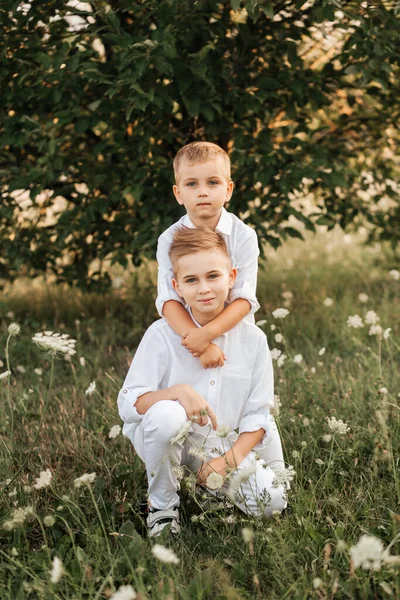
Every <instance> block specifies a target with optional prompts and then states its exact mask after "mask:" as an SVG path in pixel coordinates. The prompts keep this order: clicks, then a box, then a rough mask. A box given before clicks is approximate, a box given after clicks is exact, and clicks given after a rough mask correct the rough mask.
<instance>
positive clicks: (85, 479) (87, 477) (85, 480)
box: [74, 473, 97, 489]
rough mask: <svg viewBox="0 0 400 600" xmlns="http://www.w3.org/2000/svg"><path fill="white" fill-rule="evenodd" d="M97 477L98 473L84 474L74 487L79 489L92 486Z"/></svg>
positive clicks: (75, 481) (78, 478) (77, 479)
mask: <svg viewBox="0 0 400 600" xmlns="http://www.w3.org/2000/svg"><path fill="white" fill-rule="evenodd" d="M96 477H97V475H96V473H84V474H83V475H81V476H80V477H77V478H76V479H75V480H74V487H75V488H76V489H79V488H81V487H82V486H83V485H90V484H91V483H93V482H94V480H95V479H96Z"/></svg>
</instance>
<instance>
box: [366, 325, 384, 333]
mask: <svg viewBox="0 0 400 600" xmlns="http://www.w3.org/2000/svg"><path fill="white" fill-rule="evenodd" d="M382 332H383V329H382V327H381V326H380V325H371V327H370V328H369V331H368V335H378V336H381V335H382Z"/></svg>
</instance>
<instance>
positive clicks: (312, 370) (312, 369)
mask: <svg viewBox="0 0 400 600" xmlns="http://www.w3.org/2000/svg"><path fill="white" fill-rule="evenodd" d="M310 371H311V373H312V374H313V375H315V373H316V372H317V369H316V368H315V367H311V369H310Z"/></svg>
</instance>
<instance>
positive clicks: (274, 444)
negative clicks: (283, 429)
mask: <svg viewBox="0 0 400 600" xmlns="http://www.w3.org/2000/svg"><path fill="white" fill-rule="evenodd" d="M268 421H269V425H270V427H269V430H268V435H267V436H266V439H265V442H263V443H264V445H263V446H262V447H257V448H256V452H257V454H258V455H259V456H260V457H261V458H262V459H263V461H264V462H265V463H266V464H267V465H268V466H269V467H270V468H271V469H272V470H273V471H282V470H283V469H284V468H285V461H284V460H283V451H282V442H281V437H280V435H279V430H278V427H277V425H276V422H275V419H274V417H273V416H272V415H271V414H270V415H269V416H268Z"/></svg>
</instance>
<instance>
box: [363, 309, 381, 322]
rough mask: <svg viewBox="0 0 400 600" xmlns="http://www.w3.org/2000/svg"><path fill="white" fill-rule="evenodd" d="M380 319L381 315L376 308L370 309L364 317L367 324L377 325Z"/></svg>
mask: <svg viewBox="0 0 400 600" xmlns="http://www.w3.org/2000/svg"><path fill="white" fill-rule="evenodd" d="M378 321H379V317H378V315H377V314H376V312H375V311H374V310H368V311H367V314H366V315H365V317H364V322H365V324H366V325H376V324H377V323H378Z"/></svg>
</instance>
